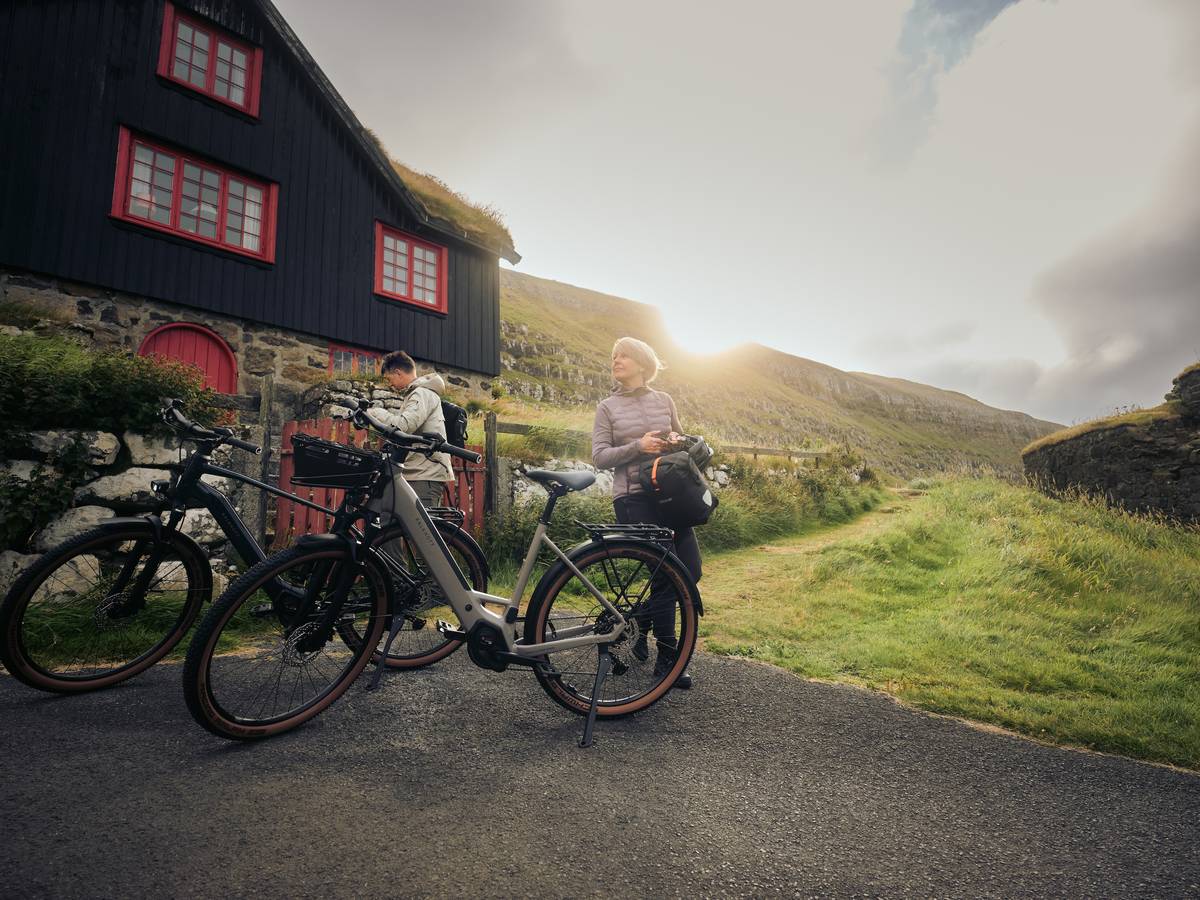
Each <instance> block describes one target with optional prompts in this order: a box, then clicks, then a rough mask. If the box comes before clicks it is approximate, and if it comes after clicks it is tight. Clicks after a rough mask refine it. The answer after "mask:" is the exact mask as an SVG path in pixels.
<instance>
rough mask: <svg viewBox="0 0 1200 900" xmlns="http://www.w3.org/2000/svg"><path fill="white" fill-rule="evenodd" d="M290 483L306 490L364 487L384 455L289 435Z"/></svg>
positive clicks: (299, 435) (372, 478) (302, 435)
mask: <svg viewBox="0 0 1200 900" xmlns="http://www.w3.org/2000/svg"><path fill="white" fill-rule="evenodd" d="M292 461H293V464H294V469H295V471H294V472H293V474H292V484H300V485H304V486H306V487H327V488H365V487H367V486H369V485H370V484H371V482H372V480H374V478H375V474H376V473H377V472H378V471H379V467H380V463H381V462H382V461H383V456H382V455H380V454H379V453H375V452H374V451H372V450H360V449H358V448H356V447H344V446H342V445H341V444H335V443H333V442H332V441H325V440H322V439H321V438H316V437H312V436H311V435H308V434H294V435H292Z"/></svg>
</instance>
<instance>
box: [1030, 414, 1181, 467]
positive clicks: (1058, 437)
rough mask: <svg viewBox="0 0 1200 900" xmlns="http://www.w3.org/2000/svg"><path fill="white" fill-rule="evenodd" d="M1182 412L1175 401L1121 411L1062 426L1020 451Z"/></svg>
mask: <svg viewBox="0 0 1200 900" xmlns="http://www.w3.org/2000/svg"><path fill="white" fill-rule="evenodd" d="M1182 412H1183V408H1182V404H1180V403H1178V402H1177V401H1169V402H1167V403H1162V404H1160V405H1158V406H1155V407H1152V408H1151V409H1137V410H1134V411H1133V412H1128V413H1122V414H1121V415H1119V416H1105V417H1104V418H1102V419H1093V420H1092V421H1090V422H1081V423H1079V424H1078V425H1074V426H1072V427H1071V428H1064V429H1063V430H1062V431H1055V432H1054V433H1052V434H1048V435H1046V436H1045V437H1041V438H1038V439H1037V440H1036V441H1034V442H1033V443H1031V444H1029V445H1028V446H1027V447H1025V449H1024V450H1022V451H1021V455H1022V456H1027V455H1028V454H1030V453H1033V452H1035V451H1037V450H1041V449H1043V448H1045V447H1049V446H1052V445H1054V444H1061V443H1062V442H1063V441H1069V440H1071V439H1073V438H1077V437H1079V436H1080V435H1084V434H1090V433H1091V432H1095V431H1103V430H1105V429H1109V428H1124V427H1128V426H1133V427H1137V426H1143V425H1150V424H1152V423H1154V422H1162V421H1166V420H1168V419H1176V418H1179V416H1180V415H1181V413H1182Z"/></svg>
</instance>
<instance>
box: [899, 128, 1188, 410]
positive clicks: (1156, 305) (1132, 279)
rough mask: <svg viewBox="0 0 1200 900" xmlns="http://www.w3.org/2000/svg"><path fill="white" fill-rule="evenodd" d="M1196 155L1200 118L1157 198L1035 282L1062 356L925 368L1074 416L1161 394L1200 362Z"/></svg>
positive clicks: (995, 395) (1005, 399) (978, 390)
mask: <svg viewBox="0 0 1200 900" xmlns="http://www.w3.org/2000/svg"><path fill="white" fill-rule="evenodd" d="M1198 159H1200V124H1198V126H1197V129H1196V133H1195V135H1194V137H1193V138H1192V140H1190V141H1188V142H1187V143H1186V144H1185V146H1184V148H1183V150H1182V152H1181V153H1180V154H1179V161H1178V163H1177V164H1176V165H1175V166H1174V167H1172V169H1171V170H1170V171H1169V173H1168V175H1167V177H1166V179H1165V181H1164V187H1163V189H1162V191H1161V192H1160V194H1159V195H1158V196H1157V198H1156V199H1155V200H1154V201H1153V202H1151V203H1150V204H1148V205H1147V207H1146V208H1145V209H1143V210H1142V211H1140V212H1139V213H1138V214H1137V215H1135V216H1132V217H1130V218H1129V219H1128V220H1126V221H1124V222H1122V223H1120V224H1118V225H1117V226H1115V227H1113V228H1110V229H1108V230H1107V231H1105V232H1104V233H1102V234H1100V235H1098V236H1096V237H1094V238H1092V239H1091V240H1089V241H1087V242H1085V243H1084V244H1083V245H1082V246H1080V247H1079V248H1078V249H1077V250H1075V251H1074V252H1073V253H1071V254H1069V255H1068V256H1067V257H1065V258H1064V259H1062V260H1061V261H1059V262H1057V263H1055V264H1054V265H1053V266H1051V267H1049V268H1048V269H1046V270H1045V271H1044V272H1043V273H1042V274H1041V275H1040V276H1039V277H1038V279H1037V280H1036V282H1035V285H1034V289H1033V302H1034V303H1035V305H1036V306H1038V307H1039V308H1040V309H1041V310H1042V311H1043V312H1044V313H1045V315H1046V317H1047V318H1048V319H1049V321H1050V323H1051V325H1052V327H1053V328H1054V329H1055V330H1056V331H1057V333H1058V334H1059V336H1060V337H1061V338H1062V339H1063V342H1064V344H1065V345H1066V347H1067V351H1068V354H1067V358H1066V359H1065V360H1064V361H1063V362H1061V363H1059V364H1056V365H1048V366H1047V365H1041V364H1038V363H1035V362H1033V361H1032V360H1026V359H999V360H978V359H962V358H955V359H947V360H943V361H941V362H938V363H936V364H932V365H929V366H925V367H923V368H922V369H921V374H922V378H923V379H926V380H928V381H929V382H930V383H932V384H936V385H940V386H946V387H950V386H953V387H954V388H955V389H957V390H962V391H964V392H966V393H968V394H972V395H973V396H976V397H979V398H981V399H985V400H986V402H989V403H993V404H996V405H999V406H1004V407H1010V408H1019V409H1024V410H1027V411H1030V412H1032V413H1034V414H1035V415H1039V416H1043V417H1045V418H1050V419H1053V420H1055V421H1060V422H1068V423H1069V422H1076V421H1081V420H1084V419H1090V418H1095V417H1097V416H1102V415H1107V414H1109V413H1111V412H1112V411H1113V410H1115V409H1118V408H1121V407H1126V406H1130V405H1136V406H1142V407H1150V406H1155V405H1157V404H1158V403H1160V402H1161V401H1162V396H1163V394H1165V393H1166V391H1167V389H1168V388H1169V387H1170V383H1171V379H1172V378H1173V377H1174V376H1175V375H1177V374H1178V373H1179V372H1180V371H1181V370H1182V369H1183V368H1184V367H1186V366H1188V365H1190V364H1191V363H1194V362H1196V361H1197V360H1200V168H1198V167H1197V166H1196V164H1195V161H1196V160H1198Z"/></svg>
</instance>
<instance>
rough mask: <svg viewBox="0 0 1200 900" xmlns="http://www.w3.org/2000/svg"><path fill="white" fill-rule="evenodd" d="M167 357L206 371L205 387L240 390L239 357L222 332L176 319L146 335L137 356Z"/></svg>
mask: <svg viewBox="0 0 1200 900" xmlns="http://www.w3.org/2000/svg"><path fill="white" fill-rule="evenodd" d="M152 355H153V356H165V357H167V358H168V359H177V360H179V361H181V362H185V363H190V364H191V365H194V366H196V367H198V368H199V369H200V371H201V372H203V373H204V386H205V387H210V388H212V389H213V390H214V391H219V392H221V393H222V394H236V393H237V360H236V359H235V358H234V356H233V351H232V350H230V349H229V345H228V344H226V343H225V341H223V340H221V337H220V335H218V334H216V333H215V332H212V331H209V330H208V329H207V328H205V327H203V326H201V325H192V324H191V323H188V322H177V323H175V324H172V325H163V326H162V327H161V328H156V329H154V331H152V332H150V333H149V334H148V335H146V339H145V340H144V341H142V346H141V347H140V348H139V349H138V356H152Z"/></svg>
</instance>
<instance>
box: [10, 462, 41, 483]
mask: <svg viewBox="0 0 1200 900" xmlns="http://www.w3.org/2000/svg"><path fill="white" fill-rule="evenodd" d="M40 465H41V463H39V462H34V461H33V460H30V459H14V460H12V461H11V462H6V463H2V464H0V475H11V476H12V477H13V478H16V479H17V480H18V481H33V470H34V469H36V468H37V467H38V466H40Z"/></svg>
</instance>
